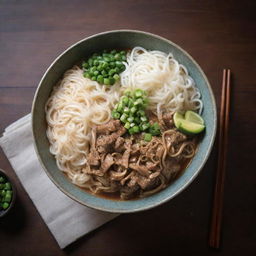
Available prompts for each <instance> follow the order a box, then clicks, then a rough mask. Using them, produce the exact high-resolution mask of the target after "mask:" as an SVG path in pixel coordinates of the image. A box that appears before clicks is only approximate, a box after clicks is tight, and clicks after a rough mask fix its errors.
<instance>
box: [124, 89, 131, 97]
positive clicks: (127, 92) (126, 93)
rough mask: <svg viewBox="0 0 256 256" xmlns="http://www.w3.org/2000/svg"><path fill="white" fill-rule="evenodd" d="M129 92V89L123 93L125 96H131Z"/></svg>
mask: <svg viewBox="0 0 256 256" xmlns="http://www.w3.org/2000/svg"><path fill="white" fill-rule="evenodd" d="M131 93H132V92H131V90H129V89H126V90H125V91H124V95H125V96H131Z"/></svg>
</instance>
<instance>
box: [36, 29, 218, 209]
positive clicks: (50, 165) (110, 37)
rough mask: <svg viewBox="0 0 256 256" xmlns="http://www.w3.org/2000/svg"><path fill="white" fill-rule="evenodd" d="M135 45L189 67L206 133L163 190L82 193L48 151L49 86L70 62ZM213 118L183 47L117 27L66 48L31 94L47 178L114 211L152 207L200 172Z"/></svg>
mask: <svg viewBox="0 0 256 256" xmlns="http://www.w3.org/2000/svg"><path fill="white" fill-rule="evenodd" d="M135 46H142V47H144V48H146V49H152V50H153V49H154V50H160V51H163V52H166V53H169V52H172V53H173V55H174V57H175V58H176V59H177V60H178V61H179V62H180V63H182V64H183V65H185V66H186V67H187V69H188V72H189V74H190V75H191V77H193V79H194V80H195V83H196V85H197V87H198V89H199V90H200V92H201V95H202V101H203V103H204V109H203V113H202V116H203V118H204V120H205V123H206V131H205V134H204V136H203V139H202V141H201V143H200V145H199V147H198V151H197V153H196V155H195V157H194V158H193V160H192V161H191V163H190V165H189V166H188V167H187V169H186V170H185V171H184V172H183V174H182V175H180V177H179V178H178V179H176V180H175V181H174V182H173V183H172V184H171V185H169V186H168V187H167V188H166V189H164V190H162V191H160V192H158V193H156V194H154V195H152V196H149V197H146V198H143V199H137V200H130V201H114V200H111V199H106V198H101V197H97V196H94V195H92V194H89V193H86V192H85V191H83V190H82V189H80V188H79V187H77V186H75V185H74V184H72V183H71V182H70V180H68V179H67V178H66V176H65V175H64V174H63V173H62V172H61V171H60V170H59V169H58V167H57V165H56V162H55V158H54V156H53V155H51V154H50V152H49V141H48V139H47V137H46V127H47V124H46V120H45V111H44V109H45V108H44V107H45V103H46V101H47V99H48V98H49V96H50V93H51V91H52V88H53V86H54V85H55V84H56V83H57V81H58V80H59V79H61V77H62V76H63V74H64V72H65V71H66V70H68V69H70V68H71V67H72V66H73V65H75V64H76V63H78V62H79V61H81V60H82V59H86V58H88V57H89V56H90V55H92V54H93V53H94V52H100V51H102V50H103V49H131V48H133V47H135ZM216 121H217V117H216V105H215V100H214V95H213V93H212V89H211V87H210V84H209V82H208V80H207V78H206V76H205V74H204V72H203V71H202V69H201V68H200V66H199V65H198V64H197V63H196V62H195V60H194V59H193V58H192V57H191V56H190V55H189V54H188V53H187V52H186V51H184V50H183V49H181V47H179V46H178V45H176V44H174V43H173V42H171V41H169V40H167V39H165V38H162V37H160V36H157V35H153V34H150V33H146V32H142V31H134V30H116V31H108V32H104V33H100V34H96V35H93V36H90V37H88V38H85V39H83V40H81V41H79V42H77V43H75V44H74V45H72V46H71V47H69V48H68V49H67V50H66V51H64V52H63V53H62V54H61V55H60V56H59V57H58V58H57V59H56V60H55V61H54V62H53V63H52V64H51V65H50V67H49V68H48V69H47V71H46V72H45V74H44V76H43V77H42V79H41V81H40V83H39V86H38V88H37V91H36V93H35V97H34V101H33V106H32V130H33V136H34V145H35V150H36V152H37V155H38V159H39V161H40V162H41V164H42V166H43V168H44V170H45V171H46V173H47V175H48V176H49V177H50V179H51V180H52V181H53V182H54V183H55V185H56V186H57V187H58V188H59V189H60V190H61V191H62V192H64V193H65V194H66V195H68V196H69V197H71V198H72V199H74V200H76V201H77V202H79V203H81V204H83V205H85V206H89V207H91V208H95V209H98V210H102V211H107V212H118V213H128V212H137V211H142V210H146V209H150V208H153V207H156V206H158V205H160V204H163V203H165V202H167V201H168V200H170V199H172V198H173V197H175V196H176V195H178V194H179V193H180V192H181V191H182V190H184V189H185V188H186V187H187V186H188V185H189V184H190V183H191V182H192V181H193V180H194V179H195V177H196V176H197V175H198V173H199V172H200V170H201V169H202V168H203V166H204V164H205V162H206V160H207V158H208V156H209V154H210V151H211V149H212V146H213V143H214V139H215V133H216Z"/></svg>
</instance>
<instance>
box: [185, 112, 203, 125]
mask: <svg viewBox="0 0 256 256" xmlns="http://www.w3.org/2000/svg"><path fill="white" fill-rule="evenodd" d="M185 120H187V121H189V122H193V123H196V124H201V125H204V119H203V118H202V117H201V116H199V115H198V114H197V113H196V112H194V111H191V110H188V111H187V112H186V114H185Z"/></svg>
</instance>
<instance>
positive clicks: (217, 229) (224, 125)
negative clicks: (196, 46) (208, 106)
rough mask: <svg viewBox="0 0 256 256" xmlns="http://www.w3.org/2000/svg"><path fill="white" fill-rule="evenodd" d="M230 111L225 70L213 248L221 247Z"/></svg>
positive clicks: (211, 243)
mask: <svg viewBox="0 0 256 256" xmlns="http://www.w3.org/2000/svg"><path fill="white" fill-rule="evenodd" d="M229 111H230V70H229V69H227V70H226V69H224V70H223V80H222V94H221V109H220V119H219V141H218V143H219V144H218V167H217V173H216V183H215V190H214V200H213V209H212V220H211V230H210V238H209V245H210V246H211V247H213V248H219V247H220V236H221V223H222V209H223V197H224V181H225V170H226V157H227V147H228V126H229Z"/></svg>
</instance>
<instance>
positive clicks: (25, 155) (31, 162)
mask: <svg viewBox="0 0 256 256" xmlns="http://www.w3.org/2000/svg"><path fill="white" fill-rule="evenodd" d="M0 146H1V147H2V149H3V151H4V152H5V154H6V156H7V158H8V159H9V161H10V163H11V165H12V167H13V169H14V171H15V173H16V174H17V176H18V177H19V179H20V181H21V183H22V185H23V187H24V188H25V190H26V191H27V193H28V195H29V196H30V198H31V200H32V201H33V203H34V205H35V206H36V208H37V210H38V211H39V213H40V215H41V216H42V218H43V220H44V221H45V223H46V225H47V226H48V228H49V229H50V231H51V232H52V234H53V236H54V237H55V239H56V241H57V242H58V244H59V246H60V247H61V248H64V247H66V246H67V245H69V244H70V243H72V242H73V241H75V240H77V239H78V238H79V237H81V236H83V235H85V234H87V233H89V232H90V231H92V230H94V229H96V228H97V227H99V226H101V225H102V224H104V223H106V222H107V221H109V220H111V219H113V218H115V217H116V216H118V214H111V213H105V212H101V211H98V210H93V209H90V208H88V207H85V206H82V205H80V204H79V203H77V202H75V201H73V200H72V199H70V198H69V197H67V196H66V195H65V194H64V193H62V192H61V191H60V190H59V189H58V188H57V187H56V186H55V185H54V184H53V183H52V181H51V180H50V179H49V178H48V176H47V175H46V173H45V172H44V170H43V168H42V167H41V165H40V163H39V161H38V158H37V155H36V153H35V150H34V146H33V138H32V128H31V115H30V114H29V115H26V116H25V117H23V118H21V119H19V120H18V121H16V122H14V123H13V124H11V125H10V126H8V127H7V128H6V129H5V131H4V133H3V136H2V137H1V138H0Z"/></svg>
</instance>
